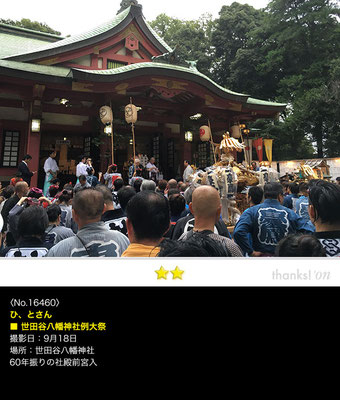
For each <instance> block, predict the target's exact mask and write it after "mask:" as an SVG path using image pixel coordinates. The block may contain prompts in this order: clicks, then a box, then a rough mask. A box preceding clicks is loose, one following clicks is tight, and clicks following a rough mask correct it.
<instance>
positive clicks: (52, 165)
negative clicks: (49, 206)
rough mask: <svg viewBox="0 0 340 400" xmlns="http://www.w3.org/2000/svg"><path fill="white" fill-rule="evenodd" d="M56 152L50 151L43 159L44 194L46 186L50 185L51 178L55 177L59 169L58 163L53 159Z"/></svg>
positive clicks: (46, 189) (45, 193)
mask: <svg viewBox="0 0 340 400" xmlns="http://www.w3.org/2000/svg"><path fill="white" fill-rule="evenodd" d="M56 155H57V152H56V151H55V150H53V151H51V153H50V156H49V157H48V159H47V160H46V161H45V164H44V170H45V173H46V177H45V184H44V196H46V195H47V191H48V188H49V187H50V186H51V181H52V179H54V178H56V176H57V172H58V171H59V167H58V164H57V162H56V160H55V157H56Z"/></svg>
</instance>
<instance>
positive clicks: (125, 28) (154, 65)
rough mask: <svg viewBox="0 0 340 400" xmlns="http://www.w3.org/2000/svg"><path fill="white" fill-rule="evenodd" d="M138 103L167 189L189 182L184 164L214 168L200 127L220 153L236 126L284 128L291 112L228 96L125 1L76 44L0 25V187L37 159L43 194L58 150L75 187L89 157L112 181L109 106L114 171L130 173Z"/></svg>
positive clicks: (138, 133)
mask: <svg viewBox="0 0 340 400" xmlns="http://www.w3.org/2000/svg"><path fill="white" fill-rule="evenodd" d="M130 100H132V102H133V104H135V105H136V106H137V107H140V108H141V109H140V111H139V112H138V121H137V122H136V124H135V138H136V150H137V152H140V153H142V154H146V155H147V156H148V157H149V158H150V157H151V156H154V157H155V159H156V165H157V166H158V167H159V169H160V170H161V171H162V173H163V175H164V177H165V178H166V179H169V178H173V177H176V176H177V175H178V174H181V173H182V171H183V161H184V160H189V161H191V162H192V163H195V164H196V165H197V166H199V167H201V168H204V167H206V166H208V165H211V164H212V163H213V153H212V151H211V147H210V144H209V142H201V141H200V137H199V127H200V125H207V124H208V122H209V123H210V124H211V131H212V133H213V140H214V142H216V143H218V142H220V141H221V139H222V135H223V133H224V132H226V131H227V130H229V129H230V127H231V125H232V124H233V123H234V122H242V123H247V121H254V120H256V119H258V118H275V117H277V116H278V114H279V113H280V112H281V111H283V110H284V109H285V105H284V104H278V103H272V102H268V101H263V100H258V99H254V98H251V97H249V95H246V94H240V93H235V92H232V91H230V90H228V89H226V88H224V87H221V86H220V85H218V84H217V83H215V82H214V81H213V80H211V79H210V78H208V77H207V76H205V75H204V74H202V73H200V72H199V71H198V70H197V68H196V66H195V62H187V61H185V60H180V59H179V57H178V55H177V53H176V49H172V48H170V47H169V46H168V45H167V44H166V43H165V42H164V40H163V39H162V38H160V37H159V36H158V34H157V33H156V32H155V31H154V30H153V29H152V28H151V26H150V25H149V24H148V22H147V21H146V19H145V18H144V16H143V13H142V6H141V5H139V4H138V3H137V1H136V0H130V1H122V2H121V9H120V10H119V12H118V13H117V14H116V15H113V16H112V19H111V20H109V21H108V22H107V23H105V24H103V25H101V26H98V27H95V28H93V29H90V30H89V31H87V32H85V33H82V34H79V35H75V36H71V37H67V38H62V37H60V36H56V35H52V34H46V33H41V32H36V31H32V30H29V29H23V28H18V27H14V26H9V25H5V24H0V181H2V182H8V181H9V180H10V178H12V177H13V176H15V174H16V173H17V167H18V164H19V163H20V161H21V160H22V157H23V156H24V155H25V154H30V155H31V156H32V157H33V159H32V161H31V163H30V169H31V171H38V174H35V175H34V177H33V178H32V182H31V185H32V186H36V185H38V186H40V187H42V185H43V180H44V176H45V174H44V171H43V164H44V161H45V160H46V158H47V157H48V154H49V152H50V150H51V149H56V150H57V151H58V155H57V158H56V159H57V162H58V165H59V168H60V172H61V173H62V174H63V176H64V177H65V179H66V180H67V179H69V177H70V176H71V175H72V174H75V166H76V164H77V163H78V161H79V160H78V159H79V156H80V155H85V156H91V158H92V160H93V161H94V167H95V170H96V172H99V171H102V172H103V173H104V172H105V171H106V169H107V166H108V165H109V164H111V138H110V132H108V131H107V130H106V129H105V131H104V125H103V124H102V123H101V121H100V118H99V109H100V108H101V107H102V106H103V105H107V106H111V107H112V110H113V115H114V121H113V143H114V161H115V163H116V164H117V165H118V169H119V171H120V172H123V171H126V166H127V161H128V160H129V159H130V158H131V156H132V154H133V152H132V144H131V143H132V133H131V126H130V125H128V124H127V123H126V121H125V113H124V108H125V106H126V105H127V104H129V103H130ZM200 115H201V117H200ZM199 117H200V118H199ZM179 168H180V170H179Z"/></svg>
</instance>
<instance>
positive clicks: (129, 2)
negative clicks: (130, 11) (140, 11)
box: [117, 0, 142, 14]
mask: <svg viewBox="0 0 340 400" xmlns="http://www.w3.org/2000/svg"><path fill="white" fill-rule="evenodd" d="M131 6H137V7H140V8H142V5H141V4H138V1H137V0H122V1H121V2H120V9H119V10H118V12H117V14H120V13H121V12H122V11H124V10H126V9H127V8H129V7H131Z"/></svg>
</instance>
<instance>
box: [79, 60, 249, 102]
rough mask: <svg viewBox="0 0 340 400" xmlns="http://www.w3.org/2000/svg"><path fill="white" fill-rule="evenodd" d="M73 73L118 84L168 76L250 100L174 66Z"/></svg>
mask: <svg viewBox="0 0 340 400" xmlns="http://www.w3.org/2000/svg"><path fill="white" fill-rule="evenodd" d="M71 73H72V77H73V78H75V79H79V80H84V81H89V82H102V83H110V82H116V81H120V80H122V79H123V78H125V79H130V78H135V77H137V76H142V75H146V74H147V75H157V76H167V77H173V78H178V79H179V78H182V79H187V80H190V81H192V82H195V83H198V84H201V85H203V86H205V87H207V88H208V89H210V90H211V91H212V92H215V93H216V94H217V95H220V96H222V97H224V98H227V99H230V100H234V101H240V102H242V103H245V102H246V101H247V99H248V95H246V94H242V93H236V92H233V91H231V90H228V89H225V88H224V87H222V86H220V85H218V84H217V83H215V82H214V81H213V80H212V79H210V78H209V77H207V76H206V75H204V74H202V73H201V72H199V71H198V70H197V69H196V68H187V67H182V66H178V65H172V64H165V63H157V62H143V63H136V64H130V65H125V66H123V67H119V68H114V69H106V70H83V69H78V68H72V72H71Z"/></svg>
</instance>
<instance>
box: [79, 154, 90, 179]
mask: <svg viewBox="0 0 340 400" xmlns="http://www.w3.org/2000/svg"><path fill="white" fill-rule="evenodd" d="M87 168H89V166H88V165H87V164H86V157H84V156H83V157H82V158H81V160H80V162H79V164H78V165H77V169H76V176H77V178H78V179H79V177H80V175H85V176H87V175H88V173H87Z"/></svg>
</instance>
